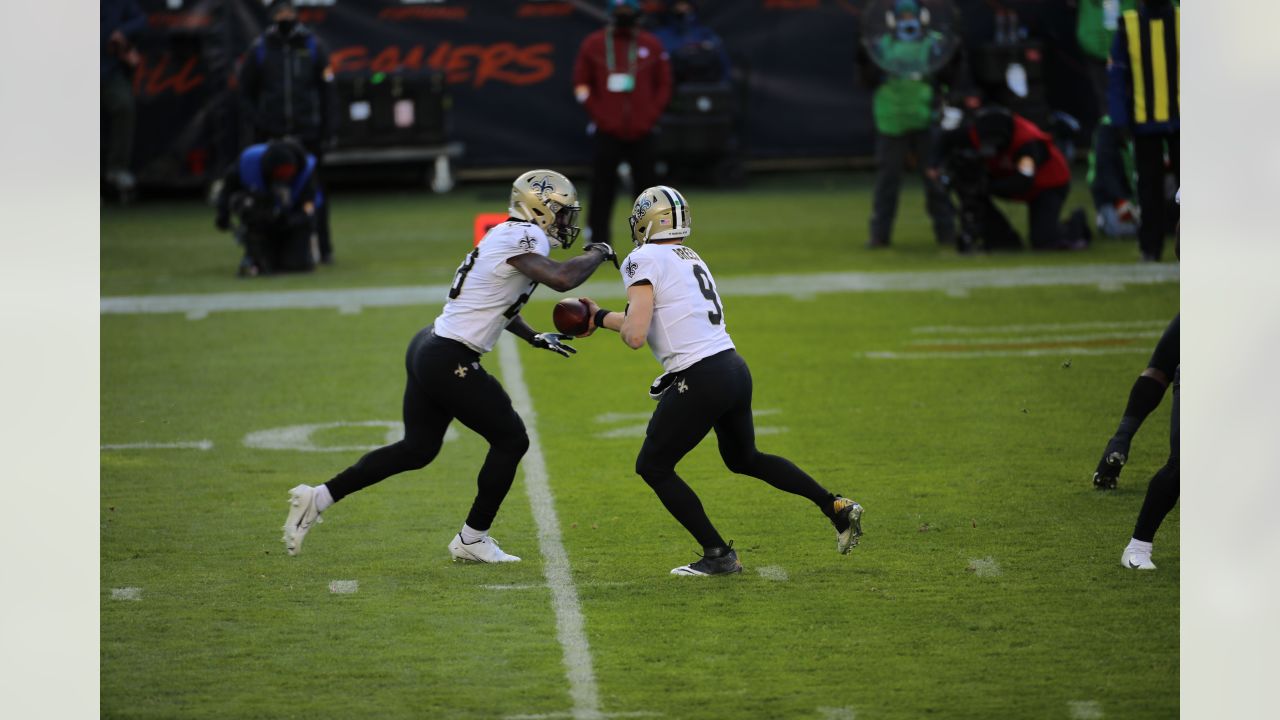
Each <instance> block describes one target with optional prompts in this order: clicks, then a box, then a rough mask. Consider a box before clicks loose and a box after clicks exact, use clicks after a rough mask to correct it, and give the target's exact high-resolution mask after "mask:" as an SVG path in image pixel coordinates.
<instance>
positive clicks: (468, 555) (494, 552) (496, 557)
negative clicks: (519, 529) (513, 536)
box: [449, 533, 520, 563]
mask: <svg viewBox="0 0 1280 720" xmlns="http://www.w3.org/2000/svg"><path fill="white" fill-rule="evenodd" d="M449 554H450V555H453V561H454V562H459V561H462V562H478V563H509V562H520V558H518V557H516V556H515V555H508V554H506V553H504V552H502V548H500V547H498V541H497V540H494V539H493V538H491V537H487V536H486V537H485V538H484V539H482V540H477V541H475V542H473V543H464V542H462V533H458V534H457V535H454V536H453V540H452V541H451V542H450V543H449Z"/></svg>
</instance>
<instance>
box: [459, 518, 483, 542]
mask: <svg viewBox="0 0 1280 720" xmlns="http://www.w3.org/2000/svg"><path fill="white" fill-rule="evenodd" d="M458 534H459V535H461V536H462V544H463V545H470V544H471V543H477V542H480V541H481V540H483V539H485V538H487V537H489V531H488V530H477V529H475V528H473V527H471V526H470V525H468V524H466V523H462V531H461V532H459V533H458Z"/></svg>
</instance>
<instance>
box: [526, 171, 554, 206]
mask: <svg viewBox="0 0 1280 720" xmlns="http://www.w3.org/2000/svg"><path fill="white" fill-rule="evenodd" d="M529 187H531V188H533V191H534V192H536V193H538V199H539V200H541V201H543V202H546V201H547V196H548V195H550V194H551V193H553V192H555V191H556V186H555V185H552V184H551V176H550V175H543V176H542V178H540V179H539V178H533V179H532V180H530V181H529Z"/></svg>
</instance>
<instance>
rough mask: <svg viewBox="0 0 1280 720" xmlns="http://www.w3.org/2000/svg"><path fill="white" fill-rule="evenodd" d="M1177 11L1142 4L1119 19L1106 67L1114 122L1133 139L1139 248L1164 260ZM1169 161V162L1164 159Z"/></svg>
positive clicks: (1175, 132)
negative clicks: (1136, 172) (1136, 171)
mask: <svg viewBox="0 0 1280 720" xmlns="http://www.w3.org/2000/svg"><path fill="white" fill-rule="evenodd" d="M1178 26H1179V18H1178V8H1177V7H1176V6H1174V5H1173V4H1172V3H1171V2H1170V0H1142V3H1141V6H1140V7H1139V9H1137V10H1128V11H1126V12H1124V13H1122V14H1121V16H1120V27H1119V29H1118V30H1117V31H1116V36H1115V40H1114V41H1113V42H1112V45H1111V64H1110V65H1109V66H1108V69H1107V80H1108V84H1107V101H1108V107H1109V110H1110V113H1111V122H1112V124H1114V125H1115V127H1116V128H1117V129H1118V130H1120V131H1121V132H1122V133H1125V134H1132V136H1133V154H1134V163H1135V164H1136V165H1137V170H1138V206H1139V207H1140V208H1141V209H1142V219H1141V221H1140V223H1139V225H1138V246H1139V247H1140V249H1141V252H1142V259H1143V260H1144V261H1148V262H1155V261H1159V260H1160V255H1161V254H1162V253H1163V252H1164V238H1165V235H1167V234H1169V233H1170V232H1171V231H1172V230H1173V228H1174V226H1175V224H1176V210H1177V208H1176V206H1171V205H1170V203H1169V202H1168V200H1169V194H1170V193H1166V190H1165V165H1166V162H1167V163H1168V166H1169V170H1171V171H1172V173H1173V175H1174V177H1175V179H1176V178H1178V175H1179V155H1180V152H1179V137H1178V136H1179V127H1180V122H1179V115H1180V113H1179V108H1180V106H1181V103H1180V91H1179V77H1178V59H1179V56H1178ZM1166 158H1167V160H1166Z"/></svg>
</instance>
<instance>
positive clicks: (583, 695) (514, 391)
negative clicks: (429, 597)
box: [498, 333, 604, 720]
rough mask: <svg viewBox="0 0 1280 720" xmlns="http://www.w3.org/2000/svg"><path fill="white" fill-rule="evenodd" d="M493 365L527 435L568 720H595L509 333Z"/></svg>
mask: <svg viewBox="0 0 1280 720" xmlns="http://www.w3.org/2000/svg"><path fill="white" fill-rule="evenodd" d="M498 361H499V363H500V366H501V368H502V383H503V385H504V386H505V387H506V389H507V393H508V394H510V395H511V404H512V405H514V406H515V409H516V412H518V413H520V416H521V417H522V418H524V423H525V430H526V431H527V432H528V433H529V452H528V453H526V454H525V456H524V460H523V461H521V463H520V464H521V465H522V466H523V467H524V487H525V490H526V492H528V494H529V505H530V506H531V507H532V509H533V520H534V522H535V523H536V524H537V526H538V547H539V550H540V551H541V552H542V558H543V575H544V576H545V577H546V579H547V586H548V587H550V588H551V606H552V608H553V609H554V610H555V614H556V636H557V638H558V639H559V641H560V646H561V647H562V648H563V649H564V667H565V675H566V676H568V678H569V697H570V699H571V700H572V701H573V708H572V710H571V717H573V718H574V720H599V719H600V718H603V717H604V715H603V713H601V712H600V693H599V689H598V688H597V686H596V675H595V670H594V669H593V668H592V664H591V647H590V646H589V645H588V644H587V633H586V630H585V627H584V625H585V623H584V621H583V618H582V607H581V605H580V604H579V603H578V590H577V588H575V587H574V585H573V573H572V572H571V571H570V569H569V555H568V553H566V552H565V549H564V542H563V540H562V539H561V536H560V520H559V518H558V517H557V515H556V506H555V498H554V497H553V496H552V494H551V485H550V483H549V482H548V476H547V461H546V458H545V457H543V455H542V442H541V441H540V440H539V438H538V423H537V419H538V416H537V413H536V412H534V409H533V399H532V398H531V397H530V396H529V387H528V386H527V385H525V382H524V368H523V367H522V366H521V364H520V354H519V350H517V349H516V345H515V341H514V340H512V338H511V335H510V334H508V333H503V334H502V339H501V340H499V341H498Z"/></svg>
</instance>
